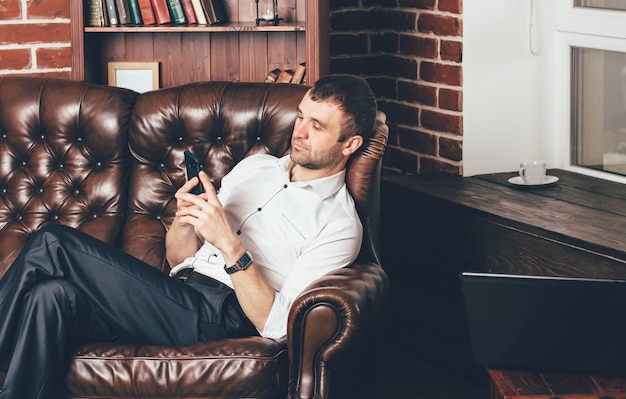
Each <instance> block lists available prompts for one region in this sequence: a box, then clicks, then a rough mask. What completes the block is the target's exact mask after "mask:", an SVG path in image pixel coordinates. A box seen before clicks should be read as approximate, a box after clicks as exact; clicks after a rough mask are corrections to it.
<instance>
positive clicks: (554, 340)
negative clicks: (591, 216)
mask: <svg viewBox="0 0 626 399" xmlns="http://www.w3.org/2000/svg"><path fill="white" fill-rule="evenodd" d="M460 278H461V287H462V290H463V300H464V304H465V314H466V317H467V323H468V328H469V335H470V341H471V347H472V353H473V357H474V361H475V362H476V363H478V364H480V365H483V366H486V367H491V368H513V369H525V370H537V371H555V372H570V373H571V372H574V373H586V374H610V375H626V281H625V280H610V279H587V278H567V277H539V276H520V275H507V274H490V273H462V274H461V276H460Z"/></svg>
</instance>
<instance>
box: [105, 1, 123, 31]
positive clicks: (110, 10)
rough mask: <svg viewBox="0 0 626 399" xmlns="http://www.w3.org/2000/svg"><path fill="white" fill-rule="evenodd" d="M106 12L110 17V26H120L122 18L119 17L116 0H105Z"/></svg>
mask: <svg viewBox="0 0 626 399" xmlns="http://www.w3.org/2000/svg"><path fill="white" fill-rule="evenodd" d="M105 4H106V12H107V16H108V19H109V25H110V26H119V25H120V20H119V19H118V18H117V9H116V7H115V0H105Z"/></svg>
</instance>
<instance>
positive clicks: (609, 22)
mask: <svg viewBox="0 0 626 399" xmlns="http://www.w3.org/2000/svg"><path fill="white" fill-rule="evenodd" d="M557 2H558V5H557V10H556V24H555V28H556V33H557V35H556V37H557V46H556V48H557V49H558V52H559V54H558V55H557V57H556V59H557V65H556V68H557V70H558V71H564V73H559V74H557V75H556V76H559V77H560V78H558V81H557V87H558V89H557V90H558V91H559V93H562V95H560V96H557V98H560V99H561V101H560V104H559V107H558V113H559V117H558V118H557V120H558V122H557V123H558V124H559V126H558V128H557V131H558V132H560V133H559V137H558V139H557V140H558V142H559V143H560V144H559V145H558V147H557V148H558V149H559V150H558V154H557V158H558V160H559V162H558V163H560V164H564V165H568V166H567V167H566V169H568V170H571V171H574V172H577V173H581V174H586V175H590V176H596V177H599V178H603V179H607V180H613V181H617V182H620V183H625V184H626V176H620V175H616V174H613V173H608V172H602V171H598V170H594V169H589V168H584V167H579V166H574V165H573V164H574V162H572V159H571V128H572V117H573V115H572V114H571V96H572V90H571V82H572V76H571V65H572V57H571V55H572V49H574V48H590V49H596V50H607V51H616V52H621V53H626V11H616V10H604V9H597V8H589V7H574V1H573V0H557Z"/></svg>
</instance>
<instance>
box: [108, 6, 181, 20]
mask: <svg viewBox="0 0 626 399" xmlns="http://www.w3.org/2000/svg"><path fill="white" fill-rule="evenodd" d="M107 1H108V0H107ZM150 2H151V3H152V10H154V18H155V19H156V22H157V24H159V25H165V24H169V23H171V22H172V17H171V16H170V11H169V8H168V6H167V0H150Z"/></svg>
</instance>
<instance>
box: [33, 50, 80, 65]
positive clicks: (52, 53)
mask: <svg viewBox="0 0 626 399" xmlns="http://www.w3.org/2000/svg"><path fill="white" fill-rule="evenodd" d="M36 55H37V66H38V67H39V68H66V67H70V66H71V64H72V60H71V50H70V48H69V47H58V48H40V49H37V52H36Z"/></svg>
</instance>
